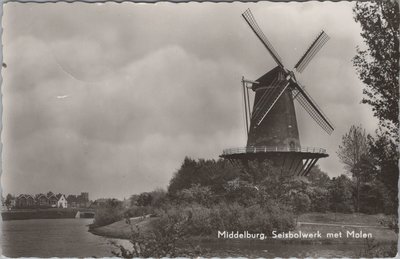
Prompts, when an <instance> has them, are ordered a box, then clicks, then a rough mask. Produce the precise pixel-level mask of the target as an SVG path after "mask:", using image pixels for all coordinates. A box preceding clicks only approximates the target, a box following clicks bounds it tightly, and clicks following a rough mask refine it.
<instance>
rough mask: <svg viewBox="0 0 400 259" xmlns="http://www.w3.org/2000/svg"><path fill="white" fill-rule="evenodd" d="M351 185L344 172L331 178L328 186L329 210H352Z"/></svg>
mask: <svg viewBox="0 0 400 259" xmlns="http://www.w3.org/2000/svg"><path fill="white" fill-rule="evenodd" d="M351 185H352V184H351V180H350V179H349V178H348V177H347V176H346V175H344V174H342V175H340V176H338V177H336V178H333V179H332V181H331V185H330V186H329V200H330V205H331V210H333V211H335V212H344V213H351V212H353V204H352V196H353V195H352V186H351Z"/></svg>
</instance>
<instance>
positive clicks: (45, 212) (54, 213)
mask: <svg viewBox="0 0 400 259" xmlns="http://www.w3.org/2000/svg"><path fill="white" fill-rule="evenodd" d="M1 217H2V219H3V221H8V220H24V219H63V218H75V217H79V218H93V217H94V211H93V210H88V209H78V208H65V209H62V208H47V209H21V210H9V211H2V212H1Z"/></svg>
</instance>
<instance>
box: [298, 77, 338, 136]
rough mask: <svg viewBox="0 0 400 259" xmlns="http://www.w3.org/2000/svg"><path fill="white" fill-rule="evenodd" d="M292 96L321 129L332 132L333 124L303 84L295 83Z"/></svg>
mask: <svg viewBox="0 0 400 259" xmlns="http://www.w3.org/2000/svg"><path fill="white" fill-rule="evenodd" d="M293 96H294V98H295V99H296V100H297V101H298V102H299V103H300V105H301V106H302V107H303V108H304V110H306V111H307V112H308V114H309V115H310V116H311V118H313V119H314V121H315V122H316V123H317V124H318V125H319V126H320V127H321V128H322V129H323V130H325V131H326V132H327V133H328V134H329V135H330V134H332V132H333V130H334V129H335V128H334V127H333V124H332V123H331V122H330V121H329V120H328V118H327V117H326V115H325V114H324V113H323V112H322V110H321V108H319V107H318V105H317V103H316V102H315V101H314V100H313V99H312V97H311V96H310V94H309V93H308V92H307V91H306V90H305V89H304V87H303V86H301V85H300V84H297V85H296V88H295V91H293Z"/></svg>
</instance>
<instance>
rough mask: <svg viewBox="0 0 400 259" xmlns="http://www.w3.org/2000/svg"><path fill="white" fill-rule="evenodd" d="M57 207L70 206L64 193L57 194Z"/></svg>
mask: <svg viewBox="0 0 400 259" xmlns="http://www.w3.org/2000/svg"><path fill="white" fill-rule="evenodd" d="M56 197H57V208H64V209H65V208H67V207H68V202H67V199H66V198H65V196H64V194H61V193H59V194H57V195H56Z"/></svg>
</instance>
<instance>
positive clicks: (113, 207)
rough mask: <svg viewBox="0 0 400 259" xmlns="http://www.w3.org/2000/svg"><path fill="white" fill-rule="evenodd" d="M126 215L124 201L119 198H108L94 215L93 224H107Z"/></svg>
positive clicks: (97, 225)
mask: <svg viewBox="0 0 400 259" xmlns="http://www.w3.org/2000/svg"><path fill="white" fill-rule="evenodd" d="M123 217H124V208H123V205H122V202H121V201H119V200H117V199H108V200H107V201H106V202H105V203H104V204H101V205H100V206H99V207H98V208H97V209H96V213H95V216H94V221H93V226H94V227H100V226H105V225H108V224H111V223H114V222H116V221H119V220H121V219H122V218H123Z"/></svg>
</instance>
